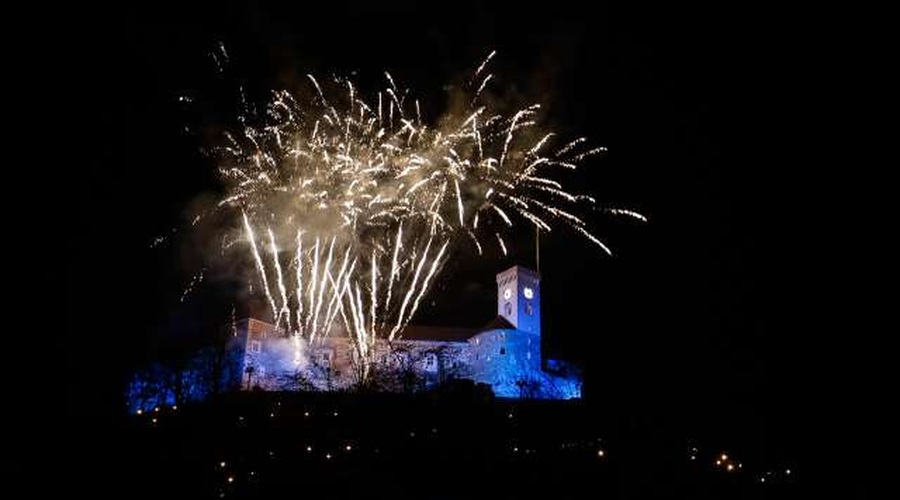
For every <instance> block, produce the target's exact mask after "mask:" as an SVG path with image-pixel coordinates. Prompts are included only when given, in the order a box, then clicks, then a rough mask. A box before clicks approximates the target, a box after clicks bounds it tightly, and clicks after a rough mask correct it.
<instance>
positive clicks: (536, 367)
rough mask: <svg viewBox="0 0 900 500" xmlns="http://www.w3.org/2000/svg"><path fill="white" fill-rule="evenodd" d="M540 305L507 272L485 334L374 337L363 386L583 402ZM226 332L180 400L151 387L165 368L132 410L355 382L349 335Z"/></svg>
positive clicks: (254, 328)
mask: <svg viewBox="0 0 900 500" xmlns="http://www.w3.org/2000/svg"><path fill="white" fill-rule="evenodd" d="M540 299H541V284H540V275H539V274H538V273H537V272H535V271H532V270H530V269H526V268H524V267H521V266H513V267H511V268H509V269H507V270H505V271H503V272H501V273H499V274H497V315H496V317H495V318H494V319H493V320H491V321H490V322H488V323H487V324H486V325H485V326H483V327H481V328H451V327H426V326H415V325H411V326H408V327H406V328H405V329H404V330H403V332H402V335H400V336H399V338H397V339H395V340H393V341H391V342H388V341H387V340H386V339H378V340H377V341H376V345H375V355H374V363H372V364H371V365H370V372H369V373H368V377H367V380H368V381H374V382H375V383H376V384H377V385H378V386H379V387H378V388H379V389H381V390H389V391H416V390H423V389H430V388H433V387H435V386H437V385H439V384H440V383H443V382H446V381H448V380H453V379H468V380H471V381H473V382H475V383H480V384H486V385H487V386H489V387H490V389H491V390H492V391H493V393H494V395H495V396H497V397H500V398H514V399H517V398H539V399H572V398H580V397H581V376H580V373H579V372H578V371H577V370H576V369H575V368H574V367H572V366H571V365H569V364H567V363H565V362H562V361H559V360H552V359H547V360H545V359H544V358H543V356H542V352H541V300H540ZM232 328H233V332H232V335H231V336H230V337H231V338H230V339H229V340H228V342H227V343H226V345H225V346H221V347H222V349H207V350H205V352H201V353H199V354H198V355H197V356H195V359H194V360H193V361H192V363H191V364H192V366H193V367H192V368H187V369H185V370H183V371H182V373H180V374H178V375H177V377H178V381H180V384H178V388H180V390H181V391H184V392H185V394H181V397H176V396H175V395H174V394H169V392H171V391H170V390H162V391H160V388H159V387H158V386H156V385H154V383H156V384H157V385H158V380H161V379H166V378H167V377H170V376H171V375H170V374H167V373H155V374H154V373H152V372H153V371H154V370H156V371H160V370H162V371H163V372H165V371H166V370H164V369H162V368H159V367H157V368H155V369H151V370H149V371H147V372H146V373H140V374H138V375H137V376H136V377H135V379H134V381H133V382H132V384H131V387H130V388H129V401H130V406H131V407H132V409H133V410H136V409H137V408H142V407H147V406H153V404H150V405H148V404H146V403H142V402H141V401H146V400H149V401H151V403H152V402H153V401H154V400H155V401H156V402H161V403H162V404H166V403H167V402H170V400H171V401H175V400H183V399H202V398H203V397H205V395H208V394H209V393H211V392H220V391H233V390H251V389H261V390H316V391H329V390H343V389H349V388H352V387H353V386H354V385H355V384H358V383H359V381H360V380H361V377H360V374H359V369H360V368H359V363H355V362H354V356H355V351H354V349H353V346H352V345H351V344H350V339H349V338H348V337H347V335H340V334H338V335H329V336H328V337H325V338H324V339H321V340H318V341H316V342H314V343H312V344H311V345H310V344H306V343H305V342H303V343H299V344H298V340H297V339H294V338H289V337H288V336H286V335H285V334H284V332H283V331H281V330H280V329H278V328H276V327H275V326H274V325H271V324H269V323H266V322H264V321H260V320H257V319H253V318H248V319H244V320H242V321H238V322H236V323H235V324H234V325H233V327H232ZM154 381H157V382H154ZM160 392H162V395H160V394H159V393H160ZM153 393H156V396H155V397H149V398H148V397H141V395H142V394H143V395H145V396H149V395H151V394H153ZM160 399H161V400H162V401H160Z"/></svg>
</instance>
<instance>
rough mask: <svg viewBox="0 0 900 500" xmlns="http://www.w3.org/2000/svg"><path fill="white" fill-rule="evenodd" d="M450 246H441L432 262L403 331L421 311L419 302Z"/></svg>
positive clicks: (447, 242)
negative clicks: (417, 312) (418, 311)
mask: <svg viewBox="0 0 900 500" xmlns="http://www.w3.org/2000/svg"><path fill="white" fill-rule="evenodd" d="M449 244H450V241H449V240H448V241H445V242H444V244H443V245H442V246H441V249H440V251H439V252H438V254H437V256H436V257H435V258H434V260H433V261H432V262H431V269H429V270H428V274H427V275H425V280H424V281H422V287H421V288H420V289H419V294H418V295H417V296H416V300H415V302H413V306H412V309H410V311H409V316H407V318H406V321H404V323H403V325H402V326H401V327H400V328H401V329H403V328H404V327H406V324H407V323H409V320H410V318H412V317H413V316H414V315H415V314H416V311H417V310H418V309H419V301H420V300H421V299H422V296H423V295H425V292H426V291H427V290H428V283H429V281H431V278H432V277H433V276H434V274H435V271H437V269H438V266H439V265H440V264H441V263H442V262H443V261H442V260H441V258H442V257H443V256H444V250H446V249H447V245H449ZM423 260H424V259H423Z"/></svg>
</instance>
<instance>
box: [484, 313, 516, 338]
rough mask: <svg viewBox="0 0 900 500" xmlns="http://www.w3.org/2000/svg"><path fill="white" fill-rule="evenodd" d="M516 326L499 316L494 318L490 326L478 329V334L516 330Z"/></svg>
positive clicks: (489, 323)
mask: <svg viewBox="0 0 900 500" xmlns="http://www.w3.org/2000/svg"><path fill="white" fill-rule="evenodd" d="M515 329H516V326H515V325H513V324H512V323H510V322H509V320H508V319H506V318H504V317H503V316H500V315H499V314H498V315H497V316H495V317H494V319H492V320H491V321H489V322H488V324H486V325H484V326H482V327H481V328H479V329H478V332H477V333H481V332H487V331H490V330H515Z"/></svg>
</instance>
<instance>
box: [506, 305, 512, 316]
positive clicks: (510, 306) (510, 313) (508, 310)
mask: <svg viewBox="0 0 900 500" xmlns="http://www.w3.org/2000/svg"><path fill="white" fill-rule="evenodd" d="M506 315H507V316H512V304H511V303H509V302H507V303H506Z"/></svg>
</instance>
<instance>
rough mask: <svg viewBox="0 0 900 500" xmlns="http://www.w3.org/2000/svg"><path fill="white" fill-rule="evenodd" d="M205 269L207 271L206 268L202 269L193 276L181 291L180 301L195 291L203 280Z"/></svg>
mask: <svg viewBox="0 0 900 500" xmlns="http://www.w3.org/2000/svg"><path fill="white" fill-rule="evenodd" d="M203 271H205V269H201V270H200V272H199V273H197V274H195V275H194V276H192V277H191V281H190V282H189V283H188V284H187V286H186V287H185V288H184V291H183V292H181V299H180V300H179V302H184V299H185V298H187V296H188V295H190V293H191V292H192V291H194V287H196V286H197V285H199V284H200V282H202V281H203Z"/></svg>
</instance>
